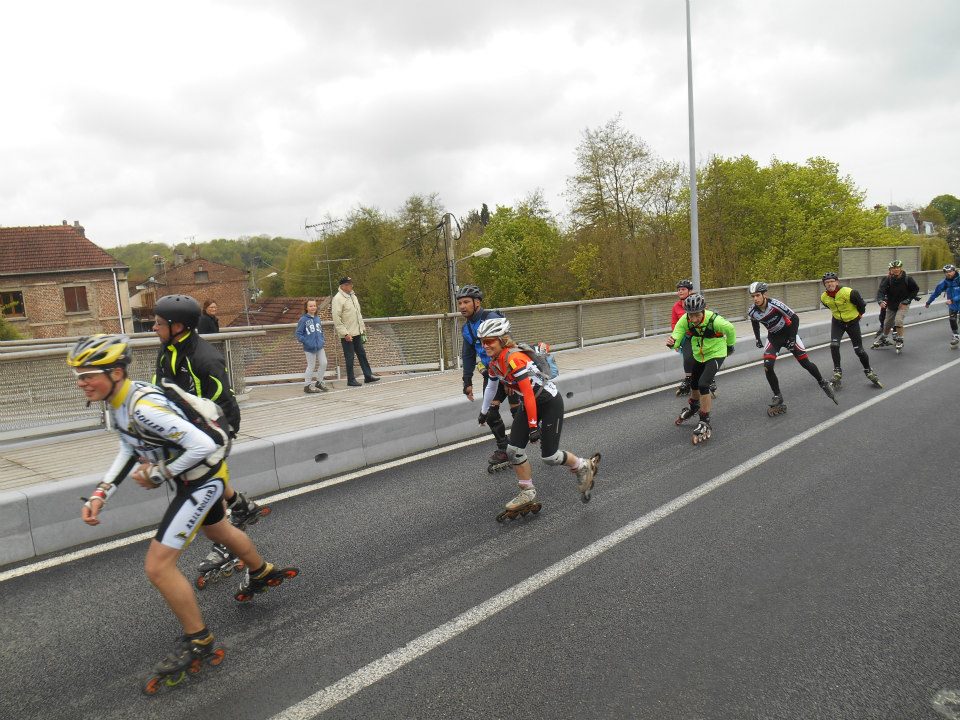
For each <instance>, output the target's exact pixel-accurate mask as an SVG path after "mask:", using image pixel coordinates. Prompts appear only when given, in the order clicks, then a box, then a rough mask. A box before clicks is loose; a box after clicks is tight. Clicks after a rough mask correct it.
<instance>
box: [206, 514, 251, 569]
mask: <svg viewBox="0 0 960 720" xmlns="http://www.w3.org/2000/svg"><path fill="white" fill-rule="evenodd" d="M203 534H204V535H206V536H207V537H208V538H209V539H210V540H212V541H213V542H215V543H220V544H221V545H223V546H224V547H226V548H227V550H229V551H230V552H231V553H233V554H234V555H236V556H237V557H238V558H240V559H241V560H243V562H244V563H245V564H246V566H247V567H250V568H258V567H262V566H263V557H262V556H261V555H260V553H259V552H258V551H257V548H256V546H255V545H254V544H253V541H252V540H251V539H250V538H249V536H248V535H247V534H246V533H245V532H243V531H242V530H238V529H237V528H235V527H234V526H233V525H231V524H230V521H229V520H227V519H226V518H224V519H223V520H221V521H220V522H217V523H214V524H213V525H204V526H203Z"/></svg>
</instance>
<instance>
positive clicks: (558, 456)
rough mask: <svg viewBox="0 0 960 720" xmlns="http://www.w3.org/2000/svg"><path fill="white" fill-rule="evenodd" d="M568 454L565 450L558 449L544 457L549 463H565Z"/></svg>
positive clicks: (544, 460)
mask: <svg viewBox="0 0 960 720" xmlns="http://www.w3.org/2000/svg"><path fill="white" fill-rule="evenodd" d="M566 459H567V454H566V453H565V452H564V451H563V450H557V451H556V452H555V453H554V454H553V455H548V456H546V457H545V458H543V462H545V463H546V464H547V465H563V464H564V462H566Z"/></svg>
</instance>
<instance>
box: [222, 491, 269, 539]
mask: <svg viewBox="0 0 960 720" xmlns="http://www.w3.org/2000/svg"><path fill="white" fill-rule="evenodd" d="M227 510H228V511H229V512H230V524H231V525H233V526H234V527H235V528H237V529H238V530H246V529H247V527H249V526H250V525H256V524H257V523H258V522H260V518H262V517H266V516H267V515H269V514H270V513H271V512H273V510H272V508H271V507H270V506H269V505H260V504H259V503H257V502H256V501H254V500H251V499H249V498H248V497H247V496H246V495H244V494H243V493H242V492H238V493H236V494H235V495H234V496H233V499H232V500H230V501H229V502H228V503H227Z"/></svg>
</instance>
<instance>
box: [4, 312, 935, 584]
mask: <svg viewBox="0 0 960 720" xmlns="http://www.w3.org/2000/svg"><path fill="white" fill-rule="evenodd" d="M942 320H943V318H933V319H931V320H921V321H920V322H916V323H910V325H923V324H925V323H930V322H938V321H942ZM843 341H844V342H847V341H848V338H844V340H843ZM829 346H830V343H822V344H820V345H814V346H812V347H809V348H807V351H808V352H810V351H813V350H818V349H820V348H824V347H829ZM762 362H763V360H757V361H755V362H751V363H745V364H743V365H738V366H737V367H734V368H728V369H726V370H721V371H720V372H719V373H717V374H718V375H726V374H727V373H732V372H737V371H738V370H744V369H746V368H749V367H756V366H757V365H760V364H761V363H762ZM675 387H676V383H671V384H669V385H661V386H659V387H655V388H651V389H650V390H644V391H642V392H637V393H631V394H630V395H624V396H623V397H618V398H614V399H613V400H607V401H605V402H601V403H597V404H596V405H591V406H589V407H585V408H580V409H579V410H573V411H571V412H568V413H565V414H564V415H565V417H568V418H571V417H576V416H577V415H583V414H585V413H590V412H596V411H597V410H602V409H604V408H608V407H611V406H613V405H619V404H621V403H625V402H630V401H631V400H636V399H638V398H642V397H647V396H648V395H655V394H656V393H659V392H664V391H665V390H672V389H674V388H675ZM488 440H489V438H488V437H487V436H486V435H481V436H479V437H475V438H472V439H471V440H463V441H461V442H458V443H454V444H453V445H444V446H443V447H440V448H434V449H433V450H427V451H425V452H422V453H418V454H416V455H410V456H408V457H405V458H403V459H402V460H391V461H390V462H387V463H381V464H379V465H372V466H370V467H367V468H363V469H361V470H356V471H354V472H351V473H347V474H346V475H340V476H337V477H334V478H330V479H329V480H321V481H319V482H315V483H311V484H309V485H303V486H301V487H298V488H296V489H295V490H285V491H282V492H279V493H275V494H274V495H269V496H267V497H264V498H258V499H259V500H260V502H261V503H262V504H270V503H276V502H280V501H281V500H288V499H290V498H292V497H296V496H298V495H304V494H306V493H310V492H316V491H317V490H323V489H324V488H328V487H332V486H333V485H339V484H341V483H345V482H349V481H350V480H356V479H358V478H362V477H365V476H367V475H372V474H373V473H378V472H382V471H384V470H390V469H391V468H395V467H399V466H400V465H406V464H408V463H411V462H417V461H418V460H424V459H426V458H429V457H433V456H435V455H442V454H444V453H448V452H451V451H452V450H458V449H460V448H462V447H467V446H469V445H477V444H479V443H484V442H487V441H488ZM155 534H156V532H155V531H152V530H151V531H147V532H142V533H138V534H136V535H129V536H127V537H123V538H119V539H116V540H111V541H109V542H106V543H102V544H100V545H91V546H90V547H88V548H84V549H83V550H74V551H72V552H68V553H65V554H63V555H56V556H54V557H50V558H47V559H46V560H41V561H39V562H35V563H30V564H28V565H21V566H20V567H16V568H13V569H11V570H4V571H2V572H0V583H2V582H5V581H7V580H13V579H14V578H18V577H22V576H23V575H30V574H31V573H35V572H40V571H41V570H48V569H49V568H52V567H58V566H60V565H65V564H67V563H69V562H73V561H74V560H81V559H83V558H86V557H91V556H93V555H99V554H100V553H105V552H109V551H110V550H116V549H117V548H121V547H126V546H127V545H133V544H134V543H138V542H142V541H144V540H149V539H150V538H152V537H153V536H154V535H155Z"/></svg>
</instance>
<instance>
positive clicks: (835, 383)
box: [831, 368, 843, 390]
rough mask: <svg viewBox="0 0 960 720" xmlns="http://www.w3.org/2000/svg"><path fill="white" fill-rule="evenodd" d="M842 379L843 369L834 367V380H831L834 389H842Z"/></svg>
mask: <svg viewBox="0 0 960 720" xmlns="http://www.w3.org/2000/svg"><path fill="white" fill-rule="evenodd" d="M842 379H843V370H841V369H840V368H834V369H833V380H831V382H832V383H833V389H834V390H839V389H840V381H841V380H842Z"/></svg>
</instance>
